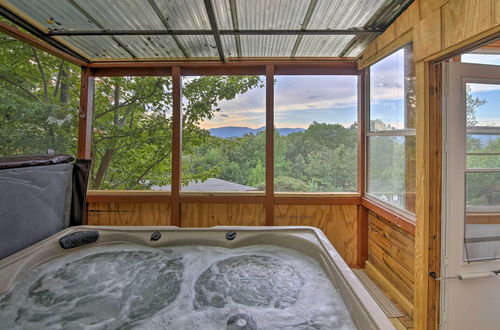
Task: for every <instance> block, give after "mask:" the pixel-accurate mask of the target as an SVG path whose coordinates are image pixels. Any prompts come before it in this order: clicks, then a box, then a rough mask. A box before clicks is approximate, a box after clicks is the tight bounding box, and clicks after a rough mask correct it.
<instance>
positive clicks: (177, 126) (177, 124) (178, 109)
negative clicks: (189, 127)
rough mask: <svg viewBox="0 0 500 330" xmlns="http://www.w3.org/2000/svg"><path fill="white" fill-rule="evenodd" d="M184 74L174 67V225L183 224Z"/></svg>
mask: <svg viewBox="0 0 500 330" xmlns="http://www.w3.org/2000/svg"><path fill="white" fill-rule="evenodd" d="M181 161H182V76H181V69H180V67H173V68H172V173H171V175H172V184H171V192H170V202H171V212H172V214H171V221H172V225H174V226H180V225H181V205H180V198H179V194H180V190H181V170H182V163H181Z"/></svg>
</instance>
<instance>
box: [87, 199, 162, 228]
mask: <svg viewBox="0 0 500 330" xmlns="http://www.w3.org/2000/svg"><path fill="white" fill-rule="evenodd" d="M87 224H89V225H95V226H170V225H171V224H170V204H167V203H88V204H87Z"/></svg>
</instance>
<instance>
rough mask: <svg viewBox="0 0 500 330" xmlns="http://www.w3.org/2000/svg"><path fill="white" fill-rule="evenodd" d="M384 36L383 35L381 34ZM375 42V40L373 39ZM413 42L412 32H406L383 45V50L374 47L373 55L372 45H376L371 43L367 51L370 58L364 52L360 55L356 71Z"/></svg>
mask: <svg viewBox="0 0 500 330" xmlns="http://www.w3.org/2000/svg"><path fill="white" fill-rule="evenodd" d="M382 35H384V34H382ZM375 40H376V39H375ZM412 40H413V30H408V31H406V32H404V33H403V34H402V35H400V36H397V37H396V38H394V39H393V40H392V41H391V42H389V43H388V44H386V45H385V47H383V48H378V46H375V53H373V48H372V47H373V45H377V44H376V43H375V42H372V43H371V44H370V45H369V46H368V48H367V49H370V51H369V52H368V53H369V54H370V55H371V56H367V53H366V52H363V54H361V56H360V58H359V61H358V69H363V68H366V67H367V66H369V65H371V64H373V63H375V62H377V61H379V60H381V59H383V58H384V57H386V56H387V55H390V54H391V53H393V52H394V51H395V50H398V49H399V48H401V47H403V46H405V45H407V44H409V43H410V42H412Z"/></svg>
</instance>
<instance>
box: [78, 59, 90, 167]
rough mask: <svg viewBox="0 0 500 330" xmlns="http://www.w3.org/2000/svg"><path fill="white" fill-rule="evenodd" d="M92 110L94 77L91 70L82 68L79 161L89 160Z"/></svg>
mask: <svg viewBox="0 0 500 330" xmlns="http://www.w3.org/2000/svg"><path fill="white" fill-rule="evenodd" d="M93 109H94V77H93V76H92V73H91V69H90V68H88V67H82V73H81V85H80V111H79V112H80V118H79V122H78V153H77V157H78V158H81V159H91V158H92V156H91V146H92V113H93Z"/></svg>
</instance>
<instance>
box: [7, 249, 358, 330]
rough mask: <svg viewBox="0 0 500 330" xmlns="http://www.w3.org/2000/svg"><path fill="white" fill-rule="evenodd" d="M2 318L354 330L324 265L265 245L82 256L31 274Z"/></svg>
mask: <svg viewBox="0 0 500 330" xmlns="http://www.w3.org/2000/svg"><path fill="white" fill-rule="evenodd" d="M0 311H1V313H0V324H2V327H5V328H9V329H16V328H17V329H40V328H51V329H65V328H76V329H82V328H85V329H117V328H120V329H128V328H137V329H190V330H191V329H200V330H201V329H203V330H205V329H207V330H210V329H214V330H215V329H226V327H227V328H228V329H229V328H230V326H233V327H234V326H239V327H240V328H238V329H247V328H248V329H256V328H258V329H302V330H309V329H311V330H312V329H355V327H354V325H353V323H352V320H351V318H350V315H349V313H348V311H347V309H346V307H345V305H344V302H343V301H342V298H341V296H340V294H339V292H338V291H337V290H336V289H335V287H333V285H332V284H331V282H330V281H329V279H328V277H327V276H326V274H325V273H324V271H323V269H322V268H321V266H320V265H319V263H318V262H317V261H315V260H314V259H312V258H310V257H307V256H305V255H303V254H301V253H299V252H297V251H294V250H290V249H285V248H281V247H277V246H266V245H254V246H246V247H243V248H238V249H225V248H219V247H207V246H183V247H169V248H150V247H144V246H138V245H131V244H127V245H125V244H117V245H102V246H97V247H90V248H85V249H81V250H79V251H77V252H74V253H71V254H69V255H66V256H64V257H61V258H57V259H54V260H51V261H49V262H47V263H45V264H43V265H40V266H38V267H36V268H35V269H33V270H32V271H31V272H30V273H28V274H26V276H24V278H23V279H21V280H20V281H19V282H18V283H17V284H16V286H15V287H14V288H13V289H12V290H11V291H10V292H9V293H7V294H4V295H3V296H0ZM243 321H245V325H243V324H242V323H243ZM238 322H239V323H238ZM247 323H248V324H247ZM231 329H232V328H231ZM235 329H236V328H235Z"/></svg>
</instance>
